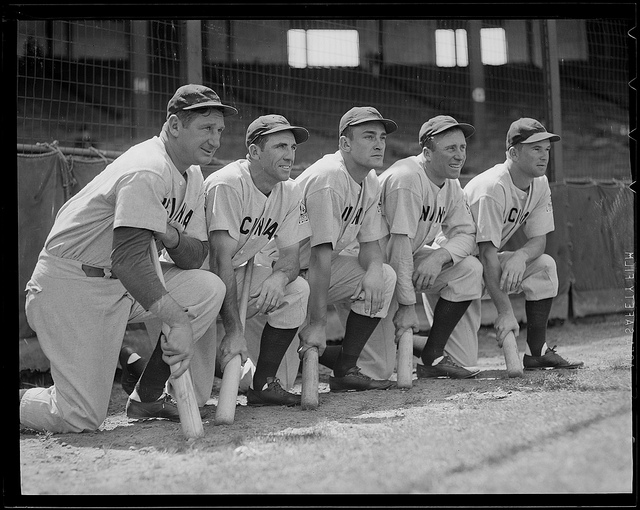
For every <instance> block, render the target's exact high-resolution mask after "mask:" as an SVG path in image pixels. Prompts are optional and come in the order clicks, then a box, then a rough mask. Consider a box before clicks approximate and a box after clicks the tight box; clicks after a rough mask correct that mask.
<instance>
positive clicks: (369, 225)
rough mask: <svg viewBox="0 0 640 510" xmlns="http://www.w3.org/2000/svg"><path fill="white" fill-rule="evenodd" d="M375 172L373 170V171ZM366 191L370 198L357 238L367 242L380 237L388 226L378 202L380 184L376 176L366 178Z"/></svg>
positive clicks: (383, 235) (387, 231) (386, 230)
mask: <svg viewBox="0 0 640 510" xmlns="http://www.w3.org/2000/svg"><path fill="white" fill-rule="evenodd" d="M374 173H375V172H374ZM366 186H367V188H368V189H367V190H366V193H367V194H370V196H371V197H372V199H371V200H370V201H369V204H368V206H367V208H366V210H365V211H364V212H363V214H364V218H363V219H362V226H361V227H360V230H358V234H357V239H358V241H359V242H361V243H368V242H372V241H377V240H379V239H382V238H383V237H385V236H386V235H387V234H388V233H389V227H388V226H387V223H386V221H385V220H384V218H383V217H382V205H381V203H380V184H379V182H378V178H377V177H373V179H371V180H368V182H367V183H366Z"/></svg>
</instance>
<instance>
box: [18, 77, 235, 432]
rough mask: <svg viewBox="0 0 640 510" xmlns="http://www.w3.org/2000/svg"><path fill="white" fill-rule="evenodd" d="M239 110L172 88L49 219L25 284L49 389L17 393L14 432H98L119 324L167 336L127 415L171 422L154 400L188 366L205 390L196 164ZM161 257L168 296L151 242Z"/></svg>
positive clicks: (196, 88)
mask: <svg viewBox="0 0 640 510" xmlns="http://www.w3.org/2000/svg"><path fill="white" fill-rule="evenodd" d="M235 114H237V110H236V109H235V108H233V107H231V106H226V105H223V104H222V103H221V102H220V98H219V97H218V95H217V94H216V93H215V92H214V91H213V90H211V89H209V88H207V87H203V86H201V85H185V86H183V87H180V88H179V89H178V90H177V91H176V93H175V94H174V96H173V97H172V98H171V100H170V101H169V103H168V105H167V120H166V122H165V124H164V126H163V128H162V132H161V133H160V135H159V136H156V137H153V138H152V139H149V140H147V141H144V142H142V143H140V144H138V145H135V146H134V147H132V148H130V149H129V150H128V151H126V152H125V153H124V154H122V155H121V156H120V157H118V158H117V159H116V160H115V161H113V162H112V163H111V164H109V165H108V166H107V167H106V168H105V169H104V170H103V171H102V172H101V173H100V174H99V175H97V176H96V177H95V178H94V179H93V180H92V181H91V182H90V183H89V184H87V185H86V186H85V187H84V188H83V189H82V190H81V191H80V192H79V193H78V194H76V195H75V196H74V197H72V198H71V199H69V200H68V201H67V202H66V203H65V204H64V205H63V206H62V207H61V208H60V210H59V212H58V214H57V216H56V219H55V222H54V225H53V227H52V229H51V232H50V233H49V236H48V237H47V240H46V242H45V245H44V248H43V249H42V251H41V253H40V255H39V258H38V262H37V264H36V267H35V269H34V272H33V275H32V276H31V279H30V280H29V282H28V283H27V300H26V314H27V319H28V321H29V324H30V326H31V327H32V328H33V329H34V331H35V332H36V334H37V336H38V341H39V342H40V345H41V346H42V350H43V351H44V353H45V355H46V356H47V358H48V359H49V361H50V362H51V375H52V378H53V381H54V385H53V386H51V387H50V388H31V389H28V390H26V391H24V392H23V391H22V390H21V395H20V396H21V400H20V423H21V424H22V425H23V426H26V427H29V428H33V429H36V430H45V431H50V432H82V431H86V430H96V429H98V427H99V426H100V425H101V424H102V422H103V421H104V419H105V417H106V416H107V409H108V407H109V400H110V397H111V390H112V387H113V376H114V373H115V370H116V366H117V363H118V354H119V352H120V348H121V346H122V341H123V337H124V334H125V329H126V326H127V323H133V322H146V321H147V320H151V319H154V318H155V319H157V320H160V321H162V322H163V323H165V324H166V325H167V326H168V327H169V328H170V330H169V332H168V334H167V336H166V337H165V336H164V335H163V341H162V343H161V342H158V347H157V349H156V351H154V354H153V355H152V356H151V358H150V360H149V363H148V364H147V368H146V369H145V371H144V373H143V374H142V377H141V379H140V381H138V386H137V387H136V390H134V391H133V393H132V395H131V398H130V399H129V402H128V404H127V413H128V415H129V416H130V417H135V418H144V419H146V418H169V419H173V420H179V415H178V411H177V406H176V404H175V402H174V401H173V400H172V399H171V398H170V397H169V396H168V395H167V394H165V393H163V392H164V388H165V384H166V382H167V379H168V378H169V376H170V375H171V370H170V367H169V365H174V364H176V363H180V367H179V368H178V369H177V370H176V371H175V372H174V376H175V377H179V376H180V375H182V374H183V373H184V372H185V371H186V370H187V369H190V372H191V375H192V378H193V385H194V389H195V393H196V400H197V402H198V405H199V406H204V404H205V402H206V401H207V399H208V398H209V397H210V395H211V391H212V388H213V374H212V370H211V367H210V366H209V365H208V364H207V362H206V361H207V359H208V356H209V354H210V353H211V352H215V348H216V345H215V342H212V341H210V338H209V337H207V336H206V334H205V333H206V331H207V330H208V329H209V327H210V326H211V325H212V324H214V323H215V320H216V316H217V315H218V312H219V310H220V307H221V306H222V300H223V297H224V285H223V283H222V281H221V280H220V278H218V277H217V276H215V275H214V274H212V273H210V272H208V271H202V270H200V269H199V268H200V266H201V264H202V262H203V260H204V258H205V256H206V254H207V233H206V228H205V227H206V224H205V218H204V196H203V193H202V182H203V179H202V172H201V169H200V165H207V164H209V163H210V162H211V159H212V158H213V155H214V154H215V152H216V150H217V149H218V147H220V135H221V133H222V130H223V129H224V126H225V123H224V117H225V116H227V115H235ZM152 239H155V243H156V248H157V249H158V250H161V249H166V250H167V251H168V253H169V255H170V256H171V258H172V259H173V263H171V264H168V263H164V264H163V265H162V272H163V275H164V280H165V283H166V288H165V286H164V285H163V284H162V282H161V280H160V278H159V277H158V275H157V274H156V271H155V267H154V264H153V262H152V258H151V257H150V255H151V252H150V249H151V240H152Z"/></svg>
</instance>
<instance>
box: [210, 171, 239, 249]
mask: <svg viewBox="0 0 640 510" xmlns="http://www.w3.org/2000/svg"><path fill="white" fill-rule="evenodd" d="M205 215H206V221H207V225H208V226H209V227H208V230H209V232H213V231H215V230H226V231H227V232H229V235H230V236H231V237H232V238H233V239H235V240H236V241H238V240H240V224H241V222H242V197H241V196H240V194H239V193H238V192H237V190H235V189H234V188H233V187H231V186H228V185H226V184H222V183H221V184H216V185H215V186H213V187H212V188H211V189H209V190H208V192H207V194H206V196H205Z"/></svg>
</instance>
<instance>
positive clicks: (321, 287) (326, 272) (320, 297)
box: [308, 243, 332, 325]
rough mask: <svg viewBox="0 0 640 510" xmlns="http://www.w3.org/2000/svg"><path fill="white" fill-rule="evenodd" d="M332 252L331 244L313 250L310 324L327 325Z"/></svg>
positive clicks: (310, 267) (310, 270) (310, 273)
mask: <svg viewBox="0 0 640 510" xmlns="http://www.w3.org/2000/svg"><path fill="white" fill-rule="evenodd" d="M331 252H332V247H331V245H330V244H329V243H324V244H320V245H318V246H314V247H312V248H311V258H310V260H309V290H310V294H309V305H308V311H309V322H310V323H313V324H316V323H317V324H324V325H326V323H327V299H328V295H329V284H330V282H331Z"/></svg>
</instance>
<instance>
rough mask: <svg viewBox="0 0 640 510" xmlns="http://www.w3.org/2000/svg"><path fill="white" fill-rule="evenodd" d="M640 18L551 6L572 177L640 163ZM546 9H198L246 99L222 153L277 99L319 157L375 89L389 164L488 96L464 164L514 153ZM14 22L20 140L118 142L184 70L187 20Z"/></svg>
mask: <svg viewBox="0 0 640 510" xmlns="http://www.w3.org/2000/svg"><path fill="white" fill-rule="evenodd" d="M630 21H631V20H625V19H598V20H580V19H573V20H572V19H563V20H557V41H558V47H557V48H556V49H557V53H558V58H559V63H558V65H559V70H560V86H561V109H562V111H561V119H562V133H563V135H564V136H563V142H562V143H563V161H564V169H565V172H564V173H565V176H566V177H569V178H571V177H593V178H602V179H606V178H611V177H615V178H619V179H628V178H630V161H629V146H628V132H629V114H628V107H629V101H628V97H629V93H628V92H629V91H628V86H627V84H628V81H629V76H628V75H629V72H628V70H629V61H628V60H629V57H628V54H627V51H628V40H627V37H628V36H627V32H628V30H629V29H630ZM543 23H544V21H543V20H535V19H527V20H517V19H487V20H480V24H479V25H475V24H472V22H471V21H469V20H464V19H455V20H443V21H441V20H428V19H423V20H396V19H394V20H375V19H366V20H360V19H357V20H354V19H351V20H339V19H336V20H247V19H245V20H203V21H202V22H201V31H202V74H203V81H204V82H205V83H207V84H209V85H211V86H212V87H213V88H215V89H216V90H217V91H218V92H219V93H220V94H221V95H222V96H223V97H224V98H225V100H227V101H229V102H232V103H233V104H234V105H236V106H237V107H238V108H239V110H240V112H241V115H240V116H239V117H238V118H237V119H234V120H233V121H231V120H230V122H229V125H228V128H227V130H225V138H224V140H223V147H222V148H221V151H220V152H219V154H218V155H219V156H220V157H221V158H228V159H232V158H235V157H237V156H238V152H240V151H242V150H243V149H242V145H243V144H242V135H243V130H244V129H246V125H248V123H249V122H250V121H251V120H252V118H255V116H257V115H260V114H262V113H266V112H272V111H278V112H279V113H282V114H283V115H285V116H287V117H291V119H290V120H291V121H293V122H298V123H301V124H303V125H305V126H306V127H308V128H309V129H310V130H311V132H312V135H313V136H312V139H311V140H310V142H309V143H308V144H305V147H304V149H303V148H301V150H300V152H299V158H306V159H307V160H309V161H308V162H310V160H312V159H315V158H316V157H317V156H318V154H320V153H322V152H327V151H329V150H334V147H335V124H336V123H337V121H338V119H339V117H340V116H341V115H342V113H344V111H346V110H347V109H348V108H350V107H351V106H353V105H356V104H365V102H366V104H371V105H374V106H376V107H377V108H378V109H379V110H380V111H381V112H382V113H383V114H384V115H386V116H388V117H391V118H394V120H396V121H397V122H398V124H399V125H400V129H399V130H398V132H397V133H394V136H392V137H389V141H388V148H387V158H386V160H387V161H386V162H387V164H389V163H391V162H393V161H394V160H395V159H398V158H400V157H403V156H405V155H409V154H413V153H416V151H417V150H419V148H418V145H417V140H416V138H417V137H416V133H417V132H418V130H419V127H420V125H421V123H422V122H424V120H426V118H428V117H430V116H433V115H437V114H441V113H446V114H449V115H453V116H454V117H455V118H457V119H458V120H460V121H466V122H471V123H474V122H476V118H474V115H477V114H476V113H475V111H476V110H477V107H478V105H477V102H478V100H481V101H482V108H483V111H484V117H483V119H484V120H483V125H482V126H476V127H478V128H479V129H481V130H482V133H483V135H484V136H483V143H482V144H480V145H475V146H474V144H473V142H471V146H470V151H469V157H468V160H467V164H466V166H465V172H467V173H478V172H480V171H482V170H483V169H485V168H487V167H488V166H490V165H492V164H495V163H496V162H497V161H499V160H501V159H502V158H503V157H504V148H503V143H502V142H503V138H504V133H505V132H506V129H507V128H508V125H509V124H510V122H511V121H512V120H513V119H514V118H517V117H518V116H531V117H535V118H539V119H541V120H542V121H547V120H548V119H547V117H548V112H547V109H546V108H547V101H546V98H545V85H544V74H543V73H544V65H543V58H544V55H545V52H544V48H543V44H542V42H543V39H544V38H543ZM18 25H19V26H18V41H17V42H18V45H17V50H18V55H17V57H18V80H17V81H18V119H17V122H18V142H19V143H25V144H35V143H38V142H52V141H53V140H58V142H59V144H60V145H61V146H72V147H78V146H81V147H85V146H93V147H96V148H99V149H103V150H124V149H126V148H127V147H128V146H129V145H130V144H131V143H133V142H134V141H136V140H137V139H138V138H139V137H141V136H147V135H148V134H153V133H155V132H157V130H158V129H159V127H160V125H161V123H162V121H163V113H164V105H165V104H166V101H167V99H168V97H170V95H171V93H172V92H173V91H174V90H175V88H176V87H177V86H178V85H179V84H180V76H181V75H182V73H183V72H184V59H183V58H182V57H181V51H182V49H183V48H182V47H183V46H184V45H183V40H184V37H185V34H186V28H185V24H184V22H181V21H144V20H143V21H133V20H109V21H107V20H85V21H83V20H67V21H64V20H47V21H44V20H30V21H19V23H18ZM476 27H477V28H478V30H479V32H478V34H476V33H475V32H472V30H476ZM143 35H144V36H146V37H143ZM475 37H477V39H473V38H475ZM472 40H478V41H479V46H480V47H479V57H478V58H479V59H480V61H481V66H480V69H481V72H482V73H481V74H482V76H481V79H482V82H483V85H484V86H483V87H482V91H481V92H482V93H481V94H480V93H478V91H477V90H476V89H475V88H472V83H473V80H474V79H477V76H475V75H472V72H477V71H473V69H476V70H477V66H475V67H474V66H473V65H472V64H473V63H474V61H473V58H474V57H473V55H474V52H473V51H471V50H472V49H476V48H472V47H471V46H470V44H471V41H472ZM585 104H589V105H590V108H589V109H588V110H589V112H587V111H586V110H587V109H585V108H584V105H585ZM417 112H419V113H417ZM476 123H477V122H476ZM305 151H306V153H305ZM299 161H300V162H301V163H304V162H305V161H304V160H303V159H299Z"/></svg>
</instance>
